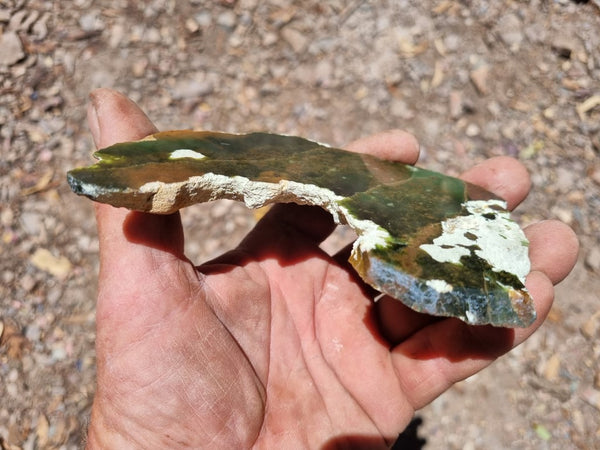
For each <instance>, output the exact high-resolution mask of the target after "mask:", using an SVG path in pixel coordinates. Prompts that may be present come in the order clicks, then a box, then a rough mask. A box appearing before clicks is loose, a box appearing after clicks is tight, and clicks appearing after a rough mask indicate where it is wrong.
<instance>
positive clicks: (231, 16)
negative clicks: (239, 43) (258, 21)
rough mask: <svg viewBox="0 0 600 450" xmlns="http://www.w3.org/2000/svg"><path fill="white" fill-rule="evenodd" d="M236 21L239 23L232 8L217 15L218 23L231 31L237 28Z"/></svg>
mask: <svg viewBox="0 0 600 450" xmlns="http://www.w3.org/2000/svg"><path fill="white" fill-rule="evenodd" d="M236 23H237V16H236V14H235V13H234V12H233V11H231V10H228V11H223V12H222V13H221V14H219V16H218V17H217V24H219V25H220V26H222V27H223V28H226V29H227V30H229V31H231V30H233V29H234V28H235V25H236Z"/></svg>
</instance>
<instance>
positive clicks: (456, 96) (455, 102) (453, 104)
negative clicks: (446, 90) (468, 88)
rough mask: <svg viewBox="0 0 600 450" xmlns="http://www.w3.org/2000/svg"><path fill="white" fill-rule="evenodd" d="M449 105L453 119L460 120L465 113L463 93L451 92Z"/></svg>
mask: <svg viewBox="0 0 600 450" xmlns="http://www.w3.org/2000/svg"><path fill="white" fill-rule="evenodd" d="M448 104H449V109H450V117H452V118H453V119H458V118H459V117H460V116H461V115H462V113H463V101H462V93H461V92H460V91H452V92H450V96H449V97H448Z"/></svg>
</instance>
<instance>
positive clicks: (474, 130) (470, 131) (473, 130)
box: [465, 123, 481, 137]
mask: <svg viewBox="0 0 600 450" xmlns="http://www.w3.org/2000/svg"><path fill="white" fill-rule="evenodd" d="M480 133H481V130H480V129H479V127H478V126H477V124H474V123H470V124H469V125H467V129H466V130H465V134H466V135H467V136H469V137H475V136H479V134H480Z"/></svg>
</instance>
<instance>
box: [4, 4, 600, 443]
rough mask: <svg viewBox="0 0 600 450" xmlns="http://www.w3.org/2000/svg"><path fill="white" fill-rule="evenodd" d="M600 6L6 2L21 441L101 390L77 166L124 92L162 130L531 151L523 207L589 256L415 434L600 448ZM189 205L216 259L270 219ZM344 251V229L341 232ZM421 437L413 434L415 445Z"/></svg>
mask: <svg viewBox="0 0 600 450" xmlns="http://www.w3.org/2000/svg"><path fill="white" fill-rule="evenodd" d="M599 4H600V2H598V1H587V2H586V1H578V2H576V1H571V0H530V1H524V0H521V1H518V0H512V1H511V0H502V1H494V2H488V1H485V0H462V1H452V0H419V1H408V0H388V1H367V0H334V1H329V2H319V1H313V0H308V1H303V2H300V1H293V0H264V1H258V0H238V1H237V2H236V1H235V0H231V1H225V0H221V1H216V0H215V1H208V0H189V1H179V2H176V1H175V0H148V1H145V2H135V1H130V0H71V1H58V0H56V1H50V0H0V155H1V158H0V236H1V240H0V335H1V337H0V448H1V449H35V448H61V449H71V448H79V447H81V445H82V442H83V440H84V437H85V429H86V421H87V420H88V414H89V409H90V405H91V401H92V398H93V393H94V367H95V359H94V358H95V356H94V302H95V289H96V287H95V285H96V275H97V271H98V243H97V238H96V231H95V225H94V220H93V214H92V207H91V202H89V201H88V200H85V199H82V198H78V197H76V196H75V195H73V194H72V193H71V192H70V190H69V188H68V186H67V185H66V180H65V172H66V171H67V170H68V169H70V168H72V167H75V166H78V165H84V164H88V163H89V162H90V152H91V150H92V148H93V146H92V142H91V137H90V135H89V133H88V130H87V128H86V124H85V107H86V102H87V95H88V93H89V92H90V90H91V89H93V88H96V87H102V86H104V87H113V88H116V89H119V90H121V91H123V92H125V93H126V94H128V95H129V96H131V97H132V98H133V99H135V100H136V101H137V102H138V103H139V104H140V105H141V106H142V107H143V108H144V109H145V111H146V112H147V113H148V114H149V116H150V117H151V118H152V119H153V120H154V121H155V122H156V124H157V125H158V127H159V128H160V129H163V130H166V129H173V128H200V129H208V130H223V131H235V132H245V131H252V130H269V131H273V132H281V133H287V134H297V135H302V136H305V137H308V138H312V139H316V140H319V141H322V142H327V143H330V144H333V145H336V146H342V145H344V144H345V143H347V142H349V141H351V140H353V139H355V138H358V137H360V136H364V135H368V134H371V133H375V132H378V131H382V130H386V129H389V128H403V129H406V130H408V131H411V132H413V133H414V134H415V135H416V136H417V137H418V138H419V140H420V142H421V146H422V157H421V159H420V162H419V165H421V166H423V167H427V168H431V169H434V170H439V171H444V172H446V173H449V174H452V175H455V174H458V173H460V171H461V170H463V169H465V168H466V167H469V166H471V165H472V164H474V163H476V162H478V161H481V160H483V159H485V158H487V157H490V156H495V155H510V156H514V157H516V158H519V159H520V160H521V161H523V163H524V164H525V165H526V166H527V168H528V169H529V170H530V172H531V175H532V179H533V189H532V193H531V195H530V197H529V198H528V200H526V201H525V202H524V203H523V204H522V205H521V206H520V207H519V208H518V210H517V211H516V213H515V217H517V219H518V220H519V221H520V222H521V223H522V224H523V225H527V224H530V223H533V222H536V221H539V220H543V219H547V218H558V219H561V220H563V221H565V222H567V223H568V224H569V225H570V226H571V227H573V229H574V230H575V231H576V233H577V234H578V236H579V238H580V241H581V244H582V251H581V255H580V259H579V262H578V264H577V266H576V268H575V270H574V271H573V273H572V274H571V276H570V277H569V278H567V280H566V281H565V282H563V283H562V284H561V285H560V286H559V287H558V290H557V295H556V302H555V306H554V308H553V310H552V312H551V314H550V317H549V319H548V320H547V322H546V324H545V325H544V326H543V327H542V329H541V330H540V331H539V332H538V333H536V334H535V335H534V336H533V337H532V338H531V339H530V340H529V341H527V342H526V343H525V344H523V345H522V346H520V347H519V348H517V349H516V350H515V351H514V352H512V353H511V354H509V355H507V356H505V357H503V358H501V359H500V360H499V361H498V362H496V363H495V364H494V365H492V367H490V368H489V369H487V370H485V371H484V372H482V373H481V374H479V375H476V376H474V377H472V378H470V379H468V380H465V381H463V382H461V383H459V384H457V385H456V386H455V387H453V388H452V389H450V391H448V392H447V393H446V394H445V395H443V396H442V397H440V398H439V399H438V400H436V401H435V402H433V403H432V404H431V405H429V406H427V407H426V408H424V409H423V410H421V411H419V412H418V414H417V419H416V420H415V422H414V423H413V426H412V428H411V430H409V431H407V433H405V435H404V436H403V438H402V439H403V440H402V443H403V444H402V445H399V447H402V448H425V449H437V448H440V449H441V448H444V449H446V448H448V449H505V448H514V449H570V448H581V449H591V448H600V364H599V360H600V301H599V297H600V294H599V293H600V277H599V274H600V217H599V213H598V211H599V210H600V158H599V154H600V6H599ZM254 220H255V216H254V215H253V213H252V212H249V211H247V210H246V209H245V208H244V207H243V206H242V205H239V204H236V203H231V202H217V203H214V204H210V205H198V206H195V207H192V208H189V209H188V210H186V211H184V221H185V226H186V232H187V236H188V239H187V251H188V253H189V255H190V256H191V258H192V259H193V260H194V261H198V262H201V261H202V260H205V259H207V258H209V257H211V256H215V255H217V254H219V253H220V252H222V251H223V250H225V249H228V248H230V247H231V245H232V243H234V242H236V240H239V239H240V238H241V237H242V236H243V235H244V234H245V233H246V232H247V231H248V230H249V229H250V228H251V226H252V224H253V223H254ZM331 245H332V246H333V245H335V241H333V242H332V243H331ZM411 442H412V443H411Z"/></svg>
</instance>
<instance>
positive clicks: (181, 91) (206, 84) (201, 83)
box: [171, 78, 214, 100]
mask: <svg viewBox="0 0 600 450" xmlns="http://www.w3.org/2000/svg"><path fill="white" fill-rule="evenodd" d="M213 91H214V86H213V84H212V83H211V82H210V81H207V80H199V79H194V78H191V79H184V80H178V82H177V84H176V85H175V86H174V87H173V90H172V93H171V95H172V97H173V99H174V100H183V99H186V100H189V99H194V98H198V97H204V96H206V95H209V94H211V93H212V92H213Z"/></svg>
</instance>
